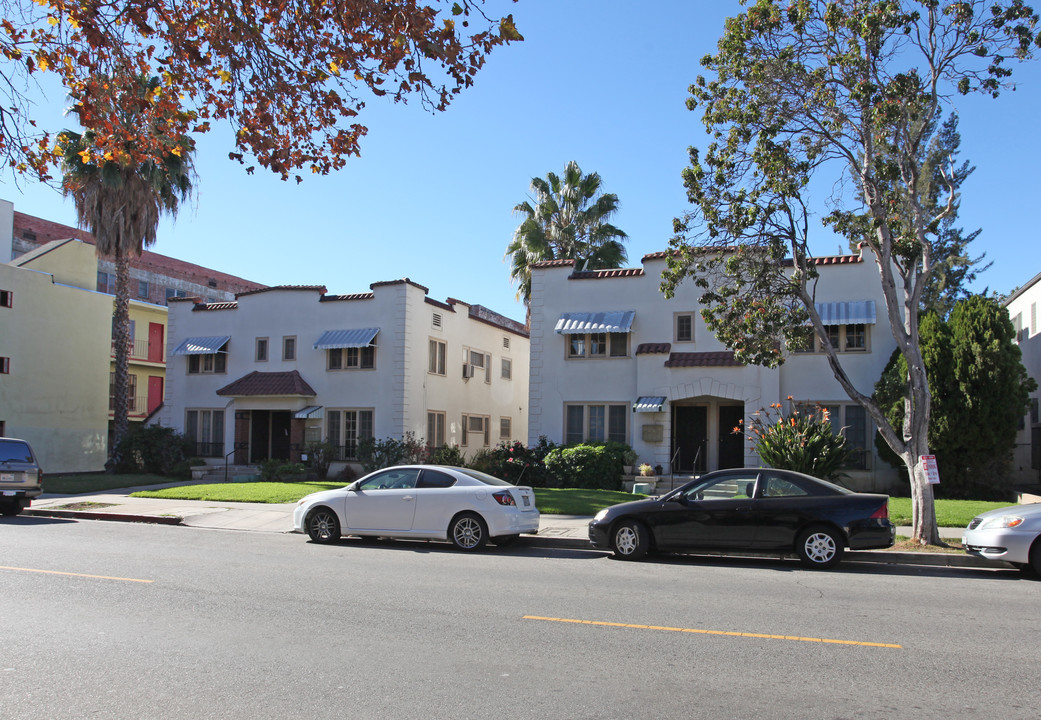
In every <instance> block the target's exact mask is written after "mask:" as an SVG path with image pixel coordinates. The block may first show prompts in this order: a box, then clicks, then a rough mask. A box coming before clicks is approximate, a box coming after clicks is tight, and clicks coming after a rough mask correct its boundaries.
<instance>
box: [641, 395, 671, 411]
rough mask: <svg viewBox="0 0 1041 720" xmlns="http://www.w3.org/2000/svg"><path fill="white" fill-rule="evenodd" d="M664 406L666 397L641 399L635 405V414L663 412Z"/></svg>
mask: <svg viewBox="0 0 1041 720" xmlns="http://www.w3.org/2000/svg"><path fill="white" fill-rule="evenodd" d="M664 404H665V398H664V397H651V396H647V397H640V398H637V400H636V402H634V403H633V412H661V408H662V406H663V405H664Z"/></svg>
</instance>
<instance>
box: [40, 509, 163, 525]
mask: <svg viewBox="0 0 1041 720" xmlns="http://www.w3.org/2000/svg"><path fill="white" fill-rule="evenodd" d="M21 514H22V515H32V516H35V517H53V518H75V519H77V520H111V521H113V522H128V523H150V524H152V525H180V524H181V518H179V517H177V516H173V515H127V514H124V513H103V512H89V511H83V510H48V509H46V508H39V509H35V508H25V509H24V510H22V512H21Z"/></svg>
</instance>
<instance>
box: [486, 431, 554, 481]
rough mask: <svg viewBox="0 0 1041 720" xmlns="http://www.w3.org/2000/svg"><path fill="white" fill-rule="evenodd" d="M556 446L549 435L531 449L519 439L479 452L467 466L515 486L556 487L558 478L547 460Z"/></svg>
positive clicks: (541, 438)
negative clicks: (548, 465)
mask: <svg viewBox="0 0 1041 720" xmlns="http://www.w3.org/2000/svg"><path fill="white" fill-rule="evenodd" d="M554 447H555V445H553V443H551V442H549V441H548V440H547V439H546V437H545V436H542V437H540V438H539V441H538V443H536V444H535V445H534V446H533V447H530V448H529V447H525V446H524V444H523V443H521V442H520V441H519V440H515V441H513V442H512V443H510V442H501V443H499V444H498V445H496V446H495V447H494V448H489V449H482V450H478V451H477V452H476V453H474V454H473V455H472V456H471V458H470V461H469V462H468V463H467V466H468V467H471V468H473V469H474V470H480V471H481V472H486V473H488V474H489V475H494V476H495V477H497V478H502V479H503V480H505V481H507V482H511V483H513V484H514V485H530V486H532V487H547V486H550V485H552V484H554V478H553V475H552V474H551V473H550V472H549V471H548V470H547V469H546V465H545V457H546V455H547V454H548V453H549V452H550V451H551V450H552V449H553V448H554Z"/></svg>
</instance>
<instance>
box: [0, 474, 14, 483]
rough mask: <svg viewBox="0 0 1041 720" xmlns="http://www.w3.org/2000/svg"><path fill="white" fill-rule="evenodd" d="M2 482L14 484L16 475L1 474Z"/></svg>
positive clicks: (0, 480) (0, 479)
mask: <svg viewBox="0 0 1041 720" xmlns="http://www.w3.org/2000/svg"><path fill="white" fill-rule="evenodd" d="M0 482H14V473H0Z"/></svg>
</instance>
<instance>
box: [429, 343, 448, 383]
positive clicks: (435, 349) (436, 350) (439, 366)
mask: <svg viewBox="0 0 1041 720" xmlns="http://www.w3.org/2000/svg"><path fill="white" fill-rule="evenodd" d="M427 353H428V355H427V374H428V375H441V376H444V375H446V374H447V372H448V368H447V365H448V343H447V342H446V341H444V340H441V339H440V338H430V342H429V343H428V345H427Z"/></svg>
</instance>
